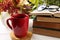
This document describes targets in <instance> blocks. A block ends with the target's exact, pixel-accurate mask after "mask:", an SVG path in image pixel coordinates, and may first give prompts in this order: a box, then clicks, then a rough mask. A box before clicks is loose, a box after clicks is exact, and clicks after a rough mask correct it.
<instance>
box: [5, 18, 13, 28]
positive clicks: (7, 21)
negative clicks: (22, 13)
mask: <svg viewBox="0 0 60 40" xmlns="http://www.w3.org/2000/svg"><path fill="white" fill-rule="evenodd" d="M11 19H12V18H9V19H7V21H6V22H7V25H8V27H9V28H10V29H12V26H10V24H9V20H11Z"/></svg>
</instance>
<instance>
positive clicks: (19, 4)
mask: <svg viewBox="0 0 60 40" xmlns="http://www.w3.org/2000/svg"><path fill="white" fill-rule="evenodd" d="M24 1H26V0H2V1H1V2H0V12H2V11H8V12H9V13H10V14H13V13H29V11H30V10H31V6H30V5H25V4H24Z"/></svg>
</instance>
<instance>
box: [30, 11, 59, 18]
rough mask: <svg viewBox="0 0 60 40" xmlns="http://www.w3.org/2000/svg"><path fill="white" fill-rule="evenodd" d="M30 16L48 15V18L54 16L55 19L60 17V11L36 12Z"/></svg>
mask: <svg viewBox="0 0 60 40" xmlns="http://www.w3.org/2000/svg"><path fill="white" fill-rule="evenodd" d="M30 15H46V16H52V15H53V16H54V17H60V11H56V12H50V11H48V10H43V11H39V10H34V11H33V12H31V13H30Z"/></svg>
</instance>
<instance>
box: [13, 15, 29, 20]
mask: <svg viewBox="0 0 60 40" xmlns="http://www.w3.org/2000/svg"><path fill="white" fill-rule="evenodd" d="M18 15H24V17H22V18H21V17H20V18H18V17H17V16H15V17H14V16H12V19H25V18H28V15H27V14H18Z"/></svg>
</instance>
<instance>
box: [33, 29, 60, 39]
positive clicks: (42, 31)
mask: <svg viewBox="0 0 60 40" xmlns="http://www.w3.org/2000/svg"><path fill="white" fill-rule="evenodd" d="M33 33H35V34H40V35H46V36H52V37H58V38H60V31H53V30H47V29H41V28H33Z"/></svg>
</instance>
